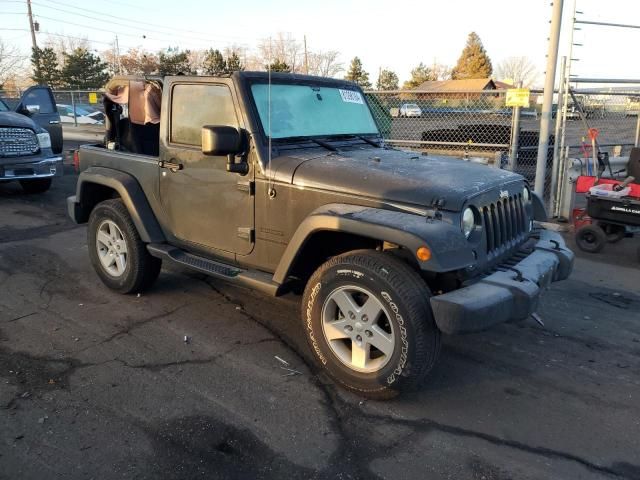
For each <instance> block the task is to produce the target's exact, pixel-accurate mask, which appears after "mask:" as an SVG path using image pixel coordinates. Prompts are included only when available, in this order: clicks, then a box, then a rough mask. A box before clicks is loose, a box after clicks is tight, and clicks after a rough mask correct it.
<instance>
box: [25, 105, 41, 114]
mask: <svg viewBox="0 0 640 480" xmlns="http://www.w3.org/2000/svg"><path fill="white" fill-rule="evenodd" d="M26 109H27V112H29V113H30V114H31V115H34V114H36V113H40V105H27V107H26Z"/></svg>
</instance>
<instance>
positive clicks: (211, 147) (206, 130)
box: [202, 125, 242, 155]
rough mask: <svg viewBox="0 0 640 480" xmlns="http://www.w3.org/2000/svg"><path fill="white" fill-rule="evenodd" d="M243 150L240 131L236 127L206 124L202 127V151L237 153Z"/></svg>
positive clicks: (209, 152) (222, 153)
mask: <svg viewBox="0 0 640 480" xmlns="http://www.w3.org/2000/svg"><path fill="white" fill-rule="evenodd" d="M241 152H242V139H241V138H240V132H239V131H238V129H237V128H234V127H223V126H213V125H205V126H204V127H202V153H204V154H205V155H236V154H238V153H241Z"/></svg>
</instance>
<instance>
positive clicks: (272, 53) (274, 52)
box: [258, 32, 304, 73]
mask: <svg viewBox="0 0 640 480" xmlns="http://www.w3.org/2000/svg"><path fill="white" fill-rule="evenodd" d="M302 57H303V51H302V46H301V44H300V43H299V42H298V41H297V40H296V39H295V38H294V37H293V36H292V35H291V34H290V33H282V32H279V33H277V34H276V35H275V36H274V37H270V38H264V39H262V41H261V42H260V43H259V44H258V58H259V59H260V60H261V62H262V65H268V64H270V63H274V62H280V63H286V64H287V65H288V66H289V68H291V71H292V72H293V73H301V72H302V70H303V68H304V62H303V58H302ZM263 68H265V67H263Z"/></svg>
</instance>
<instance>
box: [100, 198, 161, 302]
mask: <svg viewBox="0 0 640 480" xmlns="http://www.w3.org/2000/svg"><path fill="white" fill-rule="evenodd" d="M87 237H88V242H87V243H88V245H89V257H90V259H91V263H92V264H93V268H94V269H95V271H96V273H97V274H98V276H99V277H100V280H102V282H103V283H104V284H105V285H106V286H107V287H109V288H110V289H112V290H115V291H116V292H119V293H133V292H141V291H143V290H145V289H147V288H149V287H150V286H151V285H152V284H153V283H154V282H155V280H156V279H157V278H158V275H159V274H160V269H161V267H162V261H161V260H160V259H158V258H155V257H152V256H151V255H150V254H149V252H148V251H147V248H146V245H145V244H144V242H143V241H142V240H141V239H140V235H138V230H137V229H136V227H135V225H134V223H133V220H131V216H130V215H129V212H128V211H127V208H126V207H125V206H124V204H123V203H122V200H120V199H113V200H106V201H104V202H101V203H99V204H98V205H97V206H96V207H95V208H94V209H93V211H92V212H91V215H90V216H89V226H88V231H87Z"/></svg>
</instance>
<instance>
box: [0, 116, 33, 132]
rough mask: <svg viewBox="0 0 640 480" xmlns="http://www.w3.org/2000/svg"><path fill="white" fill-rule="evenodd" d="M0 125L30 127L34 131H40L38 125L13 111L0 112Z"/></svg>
mask: <svg viewBox="0 0 640 480" xmlns="http://www.w3.org/2000/svg"><path fill="white" fill-rule="evenodd" d="M0 127H17V128H30V129H31V130H33V131H34V132H38V131H40V127H38V126H37V125H36V123H35V122H34V121H33V120H31V119H30V118H29V117H25V116H24V115H20V114H19V113H15V112H0Z"/></svg>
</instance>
